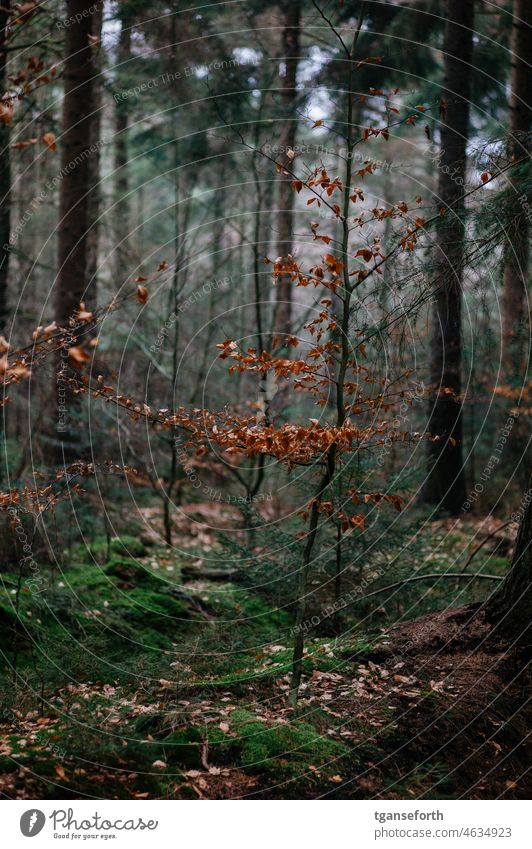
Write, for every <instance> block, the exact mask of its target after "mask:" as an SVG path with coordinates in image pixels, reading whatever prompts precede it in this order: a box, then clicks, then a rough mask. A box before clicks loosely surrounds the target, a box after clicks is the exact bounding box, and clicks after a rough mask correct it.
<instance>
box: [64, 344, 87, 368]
mask: <svg viewBox="0 0 532 849" xmlns="http://www.w3.org/2000/svg"><path fill="white" fill-rule="evenodd" d="M89 360H90V354H87V352H86V351H84V350H83V348H81V347H80V346H79V345H76V346H74V348H69V349H68V361H69V363H70V365H71V366H72V367H73V368H81V367H82V366H83V365H85V363H88V362H89Z"/></svg>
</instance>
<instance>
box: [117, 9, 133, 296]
mask: <svg viewBox="0 0 532 849" xmlns="http://www.w3.org/2000/svg"><path fill="white" fill-rule="evenodd" d="M130 55H131V24H130V22H129V20H128V19H126V18H122V24H121V28H120V37H119V41H118V79H119V80H120V79H121V77H122V73H123V71H124V70H125V69H124V64H125V63H127V61H128V59H129V57H130ZM119 94H120V90H119V91H118V92H117V95H119ZM128 124H129V104H128V102H127V98H124V99H121V98H119V97H118V98H116V99H115V137H114V143H115V148H114V181H115V182H114V194H115V213H114V219H115V222H116V223H115V255H114V266H115V275H116V279H117V281H120V280H122V279H124V278H125V277H126V276H127V262H128V254H129V249H128V235H129V201H128V197H127V195H128V189H129V185H128V174H127V162H128V150H127V129H128Z"/></svg>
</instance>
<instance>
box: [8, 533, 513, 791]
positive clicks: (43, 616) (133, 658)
mask: <svg viewBox="0 0 532 849" xmlns="http://www.w3.org/2000/svg"><path fill="white" fill-rule="evenodd" d="M443 536H444V535H442V545H441V546H439V545H438V546H437V549H438V552H439V553H438V558H439V559H438V560H437V562H436V561H434V560H433V564H432V566H431V568H433V569H435V570H437V569H441V570H442V571H446V570H448V569H449V566H450V565H451V563H452V562H453V561H454V559H455V549H457V548H458V547H459V546H460V545H462V546H463V539H461V538H458V537H459V535H454V537H453V538H451V539H450V540H449V539H448V540H447V541H446V542H444V541H443ZM74 553H75V556H76V557H75V560H74V562H71V563H70V564H69V565H68V568H64V569H63V570H59V569H57V568H56V569H55V570H53V571H51V570H50V568H49V567H44V566H43V567H42V581H41V582H40V584H39V586H38V588H37V589H35V588H33V590H32V588H31V586H28V585H27V583H26V582H25V580H23V581H22V583H21V586H20V588H18V576H17V575H16V574H15V573H14V572H12V573H10V572H9V571H8V572H7V573H4V574H3V575H2V578H3V592H2V593H1V594H0V636H1V638H2V646H3V654H4V657H5V660H6V662H7V663H6V672H5V673H4V675H3V682H2V683H3V685H4V689H5V690H6V693H7V697H6V698H5V700H4V709H3V716H2V717H1V722H2V730H3V732H4V734H3V739H4V742H3V743H2V745H1V747H0V790H2V791H3V792H4V793H5V794H6V795H7V796H11V797H21V798H43V797H44V798H46V797H59V798H69V797H72V798H76V797H83V796H84V795H89V796H97V797H101V798H128V797H132V798H148V797H150V798H167V797H170V798H198V797H212V798H234V797H235V796H246V797H260V798H292V797H293V798H299V797H301V798H307V797H316V796H321V795H324V796H338V797H339V798H350V797H369V796H373V795H379V794H381V793H382V794H383V795H384V796H386V797H387V798H401V797H402V796H403V797H404V795H405V794H406V795H412V794H414V795H423V794H424V793H428V794H429V795H430V793H432V792H434V793H436V794H437V793H441V794H443V796H445V795H447V794H449V795H452V793H453V790H452V788H451V787H450V786H449V784H448V782H446V775H447V771H446V767H445V764H444V763H441V762H439V761H438V760H437V759H435V760H433V761H430V763H429V764H428V765H427V764H425V763H424V759H423V758H422V757H421V756H419V759H418V760H419V764H418V761H417V760H416V758H417V757H418V756H417V755H416V756H415V757H413V758H412V757H409V758H407V760H408V770H407V775H406V776H405V775H404V774H403V773H404V770H402V769H401V767H400V766H398V764H397V761H396V758H395V757H394V756H393V752H394V751H396V750H400V749H401V746H402V739H401V734H402V733H403V732H402V730H401V729H400V727H399V726H398V723H397V716H398V714H397V711H398V710H399V708H400V709H401V710H402V709H403V708H404V705H405V704H408V703H409V702H408V700H410V703H411V704H415V703H416V700H418V699H419V700H421V701H423V702H424V703H427V704H433V703H434V704H435V703H436V702H437V701H438V700H439V699H440V698H441V696H442V694H441V692H440V691H439V690H437V689H436V690H434V688H433V683H434V682H432V681H431V676H430V675H427V674H420V675H419V676H415V675H414V676H413V675H411V674H410V673H409V674H403V670H402V666H404V662H403V661H404V659H402V658H399V660H397V658H395V661H396V662H397V663H398V664H399V669H398V670H395V672H396V673H397V674H398V675H399V679H400V680H399V681H397V682H395V683H394V685H393V687H392V686H391V685H390V681H391V677H393V673H394V669H393V665H392V666H390V663H389V662H387V663H385V664H384V665H383V664H380V665H379V663H378V662H374V661H373V660H372V658H373V657H375V658H376V657H377V655H375V645H374V643H375V639H376V635H378V637H379V639H380V640H382V639H384V629H383V628H379V629H374V633H373V635H370V636H368V635H367V634H366V633H364V631H363V630H360V629H359V628H357V626H356V613H355V612H353V615H352V618H351V619H350V620H348V622H347V624H348V626H349V628H348V633H349V635H350V636H349V637H344V638H342V639H341V640H340V639H334V638H332V639H331V638H329V639H327V638H324V637H323V636H322V637H319V636H314V637H308V638H307V640H306V645H307V649H306V653H305V657H304V661H303V676H304V678H303V687H302V692H301V700H300V702H299V705H298V707H297V708H296V709H290V708H289V707H288V705H287V691H288V681H289V670H290V662H291V637H290V628H291V625H292V621H293V620H292V613H291V612H290V610H289V609H287V608H283V609H275V607H272V604H271V601H268V600H267V599H265V598H264V597H263V596H262V595H261V594H260V592H257V591H253V589H250V588H246V587H244V586H243V585H242V584H239V583H230V582H221V583H220V582H214V581H209V580H202V579H199V578H196V579H194V580H189V581H188V582H185V583H183V582H182V566H183V565H184V564H183V561H182V560H180V559H178V558H176V557H175V556H169V554H168V551H167V550H166V549H164V548H157V547H152V548H150V549H149V551H147V550H146V549H145V547H144V545H143V544H142V543H139V541H138V540H136V539H135V537H130V538H127V537H122V538H121V539H120V540H112V541H111V545H109V540H105V539H100V540H95V541H94V543H92V544H91V546H90V548H89V549H83V548H82V547H79V548H78V549H76V550H75V552H74ZM479 565H480V564H479ZM499 567H500V568H501V570H502V569H503V568H505V561H502V559H501V563H500V564H498V563H496V562H495V558H494V557H493V556H492V557H491V558H490V566H489V568H490V570H491V571H493V570H495V569H497V568H499ZM19 589H20V592H19ZM428 607H429V609H430V603H429V605H428ZM14 664H16V674H14V673H13V670H12V667H13V665H14ZM9 667H11V669H9ZM391 674H392V676H391ZM405 700H406V701H405ZM430 710H434V707H433V706H432V707H430ZM379 764H380V766H379ZM434 787H435V788H436V789H433V790H431V788H434Z"/></svg>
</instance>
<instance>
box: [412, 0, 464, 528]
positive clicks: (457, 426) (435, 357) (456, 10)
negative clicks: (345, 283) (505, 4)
mask: <svg viewBox="0 0 532 849" xmlns="http://www.w3.org/2000/svg"><path fill="white" fill-rule="evenodd" d="M445 18H446V21H445V32H444V44H443V50H444V70H445V76H444V84H443V92H442V101H441V130H440V133H441V145H440V146H441V152H440V159H439V175H438V208H439V209H442V210H444V214H442V217H441V219H440V221H439V223H438V228H437V234H436V257H435V270H434V274H435V277H434V284H433V285H434V300H433V312H432V328H431V352H430V380H431V384H432V387H433V391H434V393H435V394H434V395H433V397H432V398H431V400H430V405H429V423H428V430H429V431H430V433H431V434H433V435H434V436H438V437H439V440H438V441H436V442H430V443H429V448H428V471H427V477H426V480H425V485H424V491H423V496H424V500H425V501H426V502H428V503H430V504H435V505H438V506H440V507H442V508H443V509H444V510H446V511H447V512H449V513H451V514H452V515H455V514H457V513H459V512H460V509H461V507H462V505H463V504H464V501H465V482H464V473H463V460H462V457H463V451H462V411H461V402H460V399H459V396H460V392H461V388H462V384H461V368H462V340H461V313H462V281H463V265H464V215H465V203H464V201H463V200H460V198H461V197H462V195H463V194H464V186H465V175H466V162H467V155H466V147H467V139H468V131H469V95H470V88H471V58H472V51H473V24H474V4H473V2H464V0H447V2H446V4H445ZM451 204H452V208H450V209H449V206H450V205H451ZM447 387H449V388H450V389H451V390H452V394H448V393H445V392H443V391H441V390H443V389H445V388H447Z"/></svg>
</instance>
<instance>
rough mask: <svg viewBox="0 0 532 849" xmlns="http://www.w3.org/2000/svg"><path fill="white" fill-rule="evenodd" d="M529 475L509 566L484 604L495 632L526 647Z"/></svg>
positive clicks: (530, 576) (531, 591)
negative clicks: (502, 579)
mask: <svg viewBox="0 0 532 849" xmlns="http://www.w3.org/2000/svg"><path fill="white" fill-rule="evenodd" d="M531 487H532V479H531V480H530V482H529V489H528V491H527V493H526V495H525V497H524V498H523V501H522V506H523V508H524V510H523V515H522V518H521V522H520V525H519V531H518V534H517V539H516V542H515V549H514V555H513V558H512V564H511V566H510V570H509V572H508V574H507V575H506V578H505V579H504V581H503V582H502V584H501V585H500V588H499V589H498V590H497V591H496V592H495V594H494V595H492V597H491V599H490V600H489V602H488V605H487V616H488V619H490V620H491V621H492V622H493V623H496V625H497V632H499V633H502V634H504V635H505V636H506V637H507V638H508V639H510V640H511V641H512V643H515V644H517V645H519V646H523V647H524V646H527V647H530V646H531V644H532V640H531V636H532V634H531V628H530V617H531V611H532V488H531Z"/></svg>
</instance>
